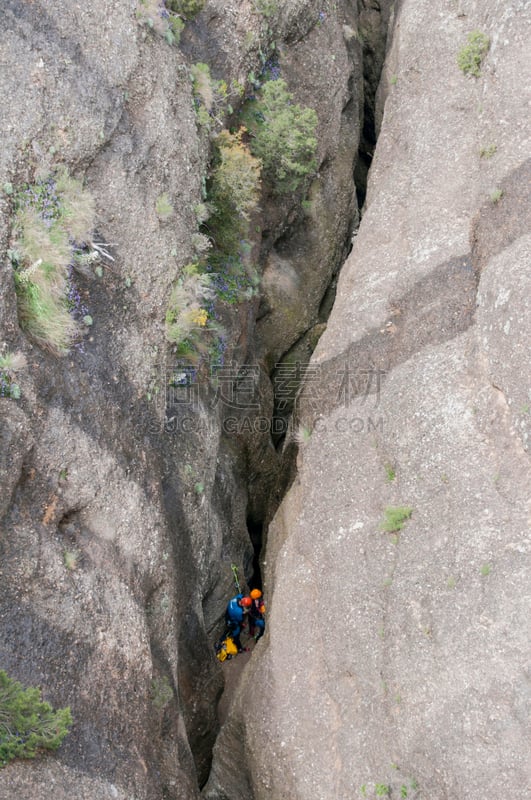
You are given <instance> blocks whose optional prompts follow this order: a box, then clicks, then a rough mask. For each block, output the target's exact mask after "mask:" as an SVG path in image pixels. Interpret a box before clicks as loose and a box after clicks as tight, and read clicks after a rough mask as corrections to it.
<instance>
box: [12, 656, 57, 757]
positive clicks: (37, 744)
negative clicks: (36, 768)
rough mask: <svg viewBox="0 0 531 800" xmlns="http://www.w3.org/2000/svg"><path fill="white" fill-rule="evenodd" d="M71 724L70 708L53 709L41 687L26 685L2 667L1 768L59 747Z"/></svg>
mask: <svg viewBox="0 0 531 800" xmlns="http://www.w3.org/2000/svg"><path fill="white" fill-rule="evenodd" d="M71 725H72V714H71V712H70V708H68V707H67V708H60V709H58V710H57V711H54V710H53V708H52V706H51V705H50V704H49V703H46V702H43V701H42V700H41V693H40V690H39V689H37V688H34V687H28V688H24V687H23V686H22V684H20V683H19V682H18V681H14V680H12V679H11V678H10V677H9V676H8V675H7V673H6V672H4V670H0V768H2V767H5V766H6V765H7V764H8V763H9V762H10V761H12V760H13V759H15V758H34V757H35V756H36V755H37V752H38V751H39V750H41V749H45V750H57V748H58V747H59V745H60V744H61V742H62V741H63V739H64V738H65V736H66V735H67V734H68V731H69V728H70V726H71Z"/></svg>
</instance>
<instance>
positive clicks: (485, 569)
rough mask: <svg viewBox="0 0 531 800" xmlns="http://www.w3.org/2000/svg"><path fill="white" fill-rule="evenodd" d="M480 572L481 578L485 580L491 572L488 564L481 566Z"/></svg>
mask: <svg viewBox="0 0 531 800" xmlns="http://www.w3.org/2000/svg"><path fill="white" fill-rule="evenodd" d="M480 571H481V574H482V576H483V577H484V578H486V577H487V575H490V573H491V571H492V566H491V565H490V564H483V566H482V567H481V570H480Z"/></svg>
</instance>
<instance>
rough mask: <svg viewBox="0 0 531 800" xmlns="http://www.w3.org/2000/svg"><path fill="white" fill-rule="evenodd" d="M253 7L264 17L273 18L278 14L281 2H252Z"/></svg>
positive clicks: (266, 0)
mask: <svg viewBox="0 0 531 800" xmlns="http://www.w3.org/2000/svg"><path fill="white" fill-rule="evenodd" d="M252 2H253V6H254V7H255V9H256V11H258V13H259V14H262V16H264V17H273V16H274V15H275V14H276V13H277V12H278V4H279V0H252Z"/></svg>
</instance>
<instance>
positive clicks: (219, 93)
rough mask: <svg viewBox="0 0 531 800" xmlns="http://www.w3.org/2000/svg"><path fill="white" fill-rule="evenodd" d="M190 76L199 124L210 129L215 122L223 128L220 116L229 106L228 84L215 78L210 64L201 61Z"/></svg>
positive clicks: (195, 65) (193, 66) (194, 66)
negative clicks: (211, 72)
mask: <svg viewBox="0 0 531 800" xmlns="http://www.w3.org/2000/svg"><path fill="white" fill-rule="evenodd" d="M190 75H191V77H192V88H193V93H194V100H195V109H196V114H197V120H198V122H199V124H200V125H203V126H205V127H207V128H210V125H211V123H212V122H213V121H215V122H217V123H218V125H220V126H221V125H222V124H223V123H222V120H221V119H220V114H221V113H222V111H223V109H224V108H225V106H226V105H227V98H228V87H227V82H226V81H224V80H216V79H215V78H213V77H212V75H211V74H210V67H209V66H208V64H204V63H202V62H201V61H199V62H198V63H197V64H192V66H191V67H190Z"/></svg>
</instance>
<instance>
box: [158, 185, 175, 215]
mask: <svg viewBox="0 0 531 800" xmlns="http://www.w3.org/2000/svg"><path fill="white" fill-rule="evenodd" d="M155 209H156V211H157V216H158V218H159V219H161V220H167V219H169V218H170V217H171V215H172V214H173V206H172V204H171V202H170V198H169V196H168V193H167V192H163V193H162V194H160V195H159V196H158V197H157V200H156V203H155Z"/></svg>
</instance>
